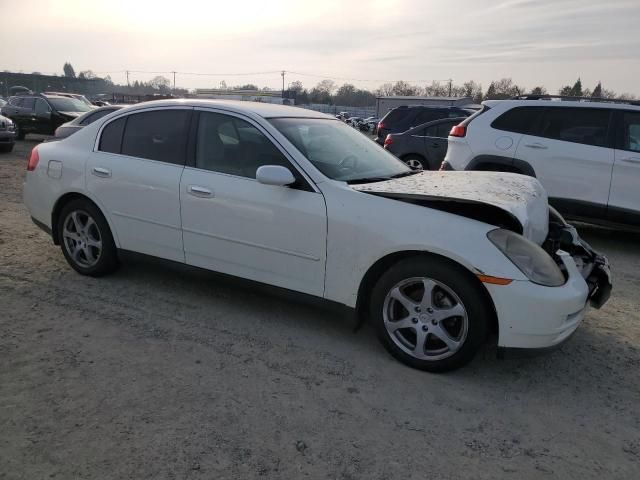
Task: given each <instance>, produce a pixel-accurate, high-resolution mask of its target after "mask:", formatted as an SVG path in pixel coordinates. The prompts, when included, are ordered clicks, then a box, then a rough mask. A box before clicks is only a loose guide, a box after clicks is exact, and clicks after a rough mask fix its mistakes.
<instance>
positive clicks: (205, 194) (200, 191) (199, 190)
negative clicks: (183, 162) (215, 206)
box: [187, 185, 213, 198]
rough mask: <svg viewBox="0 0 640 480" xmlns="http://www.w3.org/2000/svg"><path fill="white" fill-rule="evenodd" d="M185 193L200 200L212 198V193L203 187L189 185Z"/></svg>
mask: <svg viewBox="0 0 640 480" xmlns="http://www.w3.org/2000/svg"><path fill="white" fill-rule="evenodd" d="M187 192H189V193H190V194H191V195H193V196H194V197H201V198H211V197H213V192H212V191H211V190H209V189H208V188H205V187H200V186H198V185H189V186H188V187H187Z"/></svg>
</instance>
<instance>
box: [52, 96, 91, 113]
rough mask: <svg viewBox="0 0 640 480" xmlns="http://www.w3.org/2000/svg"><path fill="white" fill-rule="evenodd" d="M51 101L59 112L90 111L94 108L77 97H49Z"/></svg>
mask: <svg viewBox="0 0 640 480" xmlns="http://www.w3.org/2000/svg"><path fill="white" fill-rule="evenodd" d="M48 100H49V103H50V104H51V105H53V108H55V109H56V110H58V111H59V112H88V111H89V110H91V109H92V108H91V107H90V106H89V105H87V104H86V103H84V102H81V101H80V100H76V99H75V98H49V99H48Z"/></svg>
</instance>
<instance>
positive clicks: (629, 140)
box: [607, 112, 640, 225]
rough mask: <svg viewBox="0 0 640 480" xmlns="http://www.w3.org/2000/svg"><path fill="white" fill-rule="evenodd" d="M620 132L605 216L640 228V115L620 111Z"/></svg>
mask: <svg viewBox="0 0 640 480" xmlns="http://www.w3.org/2000/svg"><path fill="white" fill-rule="evenodd" d="M620 115H621V117H622V118H621V124H622V129H621V130H622V132H621V138H619V142H618V145H617V146H618V148H617V149H616V151H615V158H616V161H615V163H614V165H613V175H612V177H611V193H610V195H609V208H608V210H607V217H608V219H609V220H611V221H614V222H621V223H626V224H632V225H640V188H639V187H640V113H638V112H620Z"/></svg>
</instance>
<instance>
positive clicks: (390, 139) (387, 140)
mask: <svg viewBox="0 0 640 480" xmlns="http://www.w3.org/2000/svg"><path fill="white" fill-rule="evenodd" d="M392 143H393V138H391V135H387V137H386V138H385V139H384V146H385V147H387V146H389V145H391V144H392Z"/></svg>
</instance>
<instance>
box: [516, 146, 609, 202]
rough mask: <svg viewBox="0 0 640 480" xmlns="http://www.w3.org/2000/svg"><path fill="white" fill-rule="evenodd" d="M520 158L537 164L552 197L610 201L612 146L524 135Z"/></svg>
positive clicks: (540, 176)
mask: <svg viewBox="0 0 640 480" xmlns="http://www.w3.org/2000/svg"><path fill="white" fill-rule="evenodd" d="M516 158H518V159H519V160H523V161H525V162H527V163H528V164H529V165H531V166H532V167H533V170H534V171H535V172H536V177H537V178H538V180H540V182H541V183H542V184H543V185H544V188H545V189H546V190H547V194H548V195H549V197H550V198H562V199H567V200H578V201H582V202H587V203H595V204H598V205H606V204H607V199H608V198H609V184H610V181H611V169H612V168H613V150H612V149H610V148H605V147H594V146H592V145H582V144H579V143H573V142H564V141H561V140H553V139H550V138H540V137H534V136H531V135H522V139H521V140H520V143H519V145H518V150H517V151H516Z"/></svg>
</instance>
